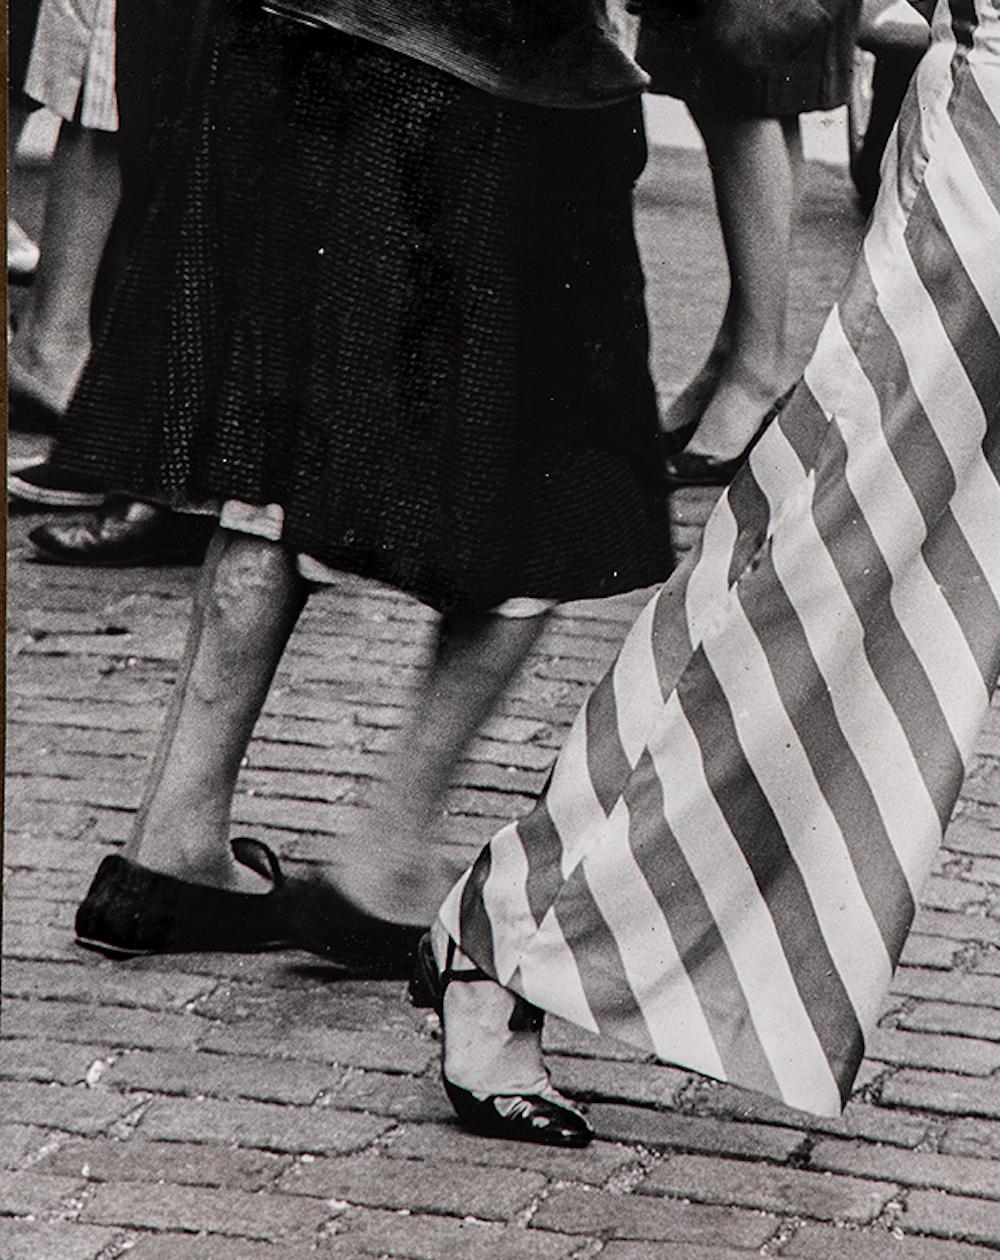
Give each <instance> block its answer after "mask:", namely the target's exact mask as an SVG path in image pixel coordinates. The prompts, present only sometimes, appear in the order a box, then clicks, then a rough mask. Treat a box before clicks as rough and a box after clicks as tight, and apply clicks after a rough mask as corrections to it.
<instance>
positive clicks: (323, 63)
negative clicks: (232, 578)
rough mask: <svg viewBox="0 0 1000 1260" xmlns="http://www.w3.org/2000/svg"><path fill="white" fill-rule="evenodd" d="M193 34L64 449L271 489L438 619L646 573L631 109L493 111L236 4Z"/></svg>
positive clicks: (582, 592) (361, 50)
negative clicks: (145, 199)
mask: <svg viewBox="0 0 1000 1260" xmlns="http://www.w3.org/2000/svg"><path fill="white" fill-rule="evenodd" d="M201 43H202V47H203V50H204V51H203V52H202V54H201V56H200V58H193V59H192V63H191V67H190V73H189V76H188V78H189V85H190V86H189V88H188V91H187V94H186V97H185V98H184V101H183V103H182V104H179V105H178V113H179V117H178V119H177V123H176V126H175V128H174V130H173V143H172V144H171V145H170V146H169V149H168V151H167V152H166V154H165V155H164V156H163V159H162V160H163V171H162V179H161V182H160V186H159V191H158V193H157V196H156V200H155V204H154V206H153V209H152V212H151V214H150V216H149V220H148V222H147V224H146V226H145V228H144V230H143V231H142V233H141V235H140V239H139V242H138V245H137V246H136V248H135V250H134V253H133V257H132V260H131V263H130V266H129V269H128V274H127V276H126V278H125V280H124V281H123V283H122V284H121V286H120V288H119V291H118V293H117V294H116V298H115V301H114V303H113V307H112V310H111V313H110V315H109V317H108V319H107V320H106V322H105V325H104V329H103V331H102V335H101V337H100V338H99V341H98V344H97V346H96V348H95V351H94V354H93V356H92V358H91V362H90V364H89V366H88V369H87V371H86V373H85V375H84V378H83V380H82V382H81V385H80V388H79V390H78V392H77V395H76V397H75V399H74V402H73V404H72V406H71V408H70V412H69V415H68V417H67V421H66V424H65V426H64V431H63V435H62V441H61V445H60V448H59V452H58V457H59V459H60V461H61V462H64V463H66V464H68V465H69V466H70V467H72V468H75V469H77V470H79V471H80V472H84V473H88V474H91V475H94V476H97V477H100V478H101V479H102V480H104V481H105V482H106V483H107V484H109V485H110V486H112V487H113V488H115V489H118V490H122V491H126V492H129V493H133V494H137V495H140V496H145V497H148V498H152V499H158V500H163V501H166V502H169V503H173V504H175V505H185V504H194V503H199V502H204V501H207V500H211V501H214V502H224V501H226V500H238V501H241V502H244V503H251V504H260V505H277V507H278V508H279V509H280V511H281V515H282V517H283V538H284V540H285V541H286V542H287V543H288V544H289V545H290V546H291V547H293V548H294V549H296V550H298V551H300V552H303V553H306V554H308V555H310V556H312V557H314V558H315V559H317V560H319V561H321V562H322V563H323V564H325V565H329V566H331V567H333V568H336V569H342V570H347V571H351V572H354V573H358V574H362V575H367V576H369V577H372V578H375V579H378V580H380V581H383V582H386V583H390V584H392V585H394V586H397V587H400V588H402V589H404V590H406V591H409V592H411V593H412V594H414V595H416V596H417V597H419V598H420V599H421V600H423V601H425V602H426V603H428V604H430V605H432V606H434V607H437V608H440V609H446V608H451V607H459V606H463V607H468V608H488V607H493V606H495V605H496V604H498V603H500V602H502V601H503V600H504V599H506V598H508V597H510V596H516V595H527V596H537V597H539V598H546V599H554V600H563V599H570V598H577V597H587V596H601V595H607V594H611V593H613V592H618V591H623V590H627V589H630V588H635V587H639V586H643V585H647V584H651V583H652V582H654V581H656V580H658V579H660V578H662V577H664V576H665V575H666V573H667V572H668V571H669V568H670V563H671V552H670V542H669V527H668V521H667V515H666V511H665V500H664V493H663V490H662V487H661V485H660V483H659V481H658V480H657V477H656V475H655V470H656V466H657V460H656V456H655V449H654V444H655V433H656V425H657V420H656V402H655V393H654V389H653V385H652V382H651V379H650V375H649V369H648V344H647V325H646V314H645V307H644V298H643V277H642V271H641V267H640V263H639V258H638V254H637V250H636V245H635V238H634V231H633V222H632V187H633V184H634V182H635V180H636V178H637V176H638V175H639V173H640V171H641V170H642V167H643V163H644V160H645V141H644V136H643V131H642V122H641V114H640V104H639V102H638V101H629V102H626V103H624V104H620V105H613V106H610V107H607V108H601V109H594V110H549V109H542V108H538V107H532V106H526V105H520V104H518V103H515V102H509V101H503V100H500V99H498V98H495V97H492V96H489V95H486V94H484V93H482V92H479V91H477V90H474V89H472V88H470V87H468V86H466V85H464V84H463V83H461V82H459V81H458V80H456V79H454V78H452V77H451V76H449V75H447V74H444V73H442V72H440V71H438V70H435V69H432V68H430V67H428V66H425V65H423V64H421V63H418V62H416V61H414V60H412V59H410V58H407V57H404V56H401V55H398V54H396V53H392V52H389V51H387V50H385V49H382V48H380V47H378V46H376V45H374V44H370V43H367V42H365V41H361V40H357V39H353V38H350V37H346V36H341V35H338V34H336V33H333V32H317V31H311V30H308V29H306V28H302V27H298V26H295V25H292V24H289V23H287V22H285V21H282V20H281V19H276V18H272V17H268V16H264V15H256V14H254V13H253V11H252V7H251V8H250V9H246V8H243V7H241V6H238V5H237V6H234V5H231V4H227V5H222V6H221V7H219V8H218V9H217V11H216V12H214V13H213V14H211V16H210V21H209V23H208V27H207V33H206V37H205V39H204V40H202V41H201ZM180 88H183V85H180ZM178 95H179V97H180V96H182V95H183V92H182V91H180V90H179V93H178Z"/></svg>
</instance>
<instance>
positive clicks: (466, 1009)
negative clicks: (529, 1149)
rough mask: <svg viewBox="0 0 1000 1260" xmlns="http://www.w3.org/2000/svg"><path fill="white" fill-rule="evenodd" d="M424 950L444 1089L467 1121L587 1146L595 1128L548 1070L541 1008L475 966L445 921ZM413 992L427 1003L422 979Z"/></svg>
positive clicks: (480, 1129)
mask: <svg viewBox="0 0 1000 1260" xmlns="http://www.w3.org/2000/svg"><path fill="white" fill-rule="evenodd" d="M432 938H433V943H432ZM419 954H420V963H419V966H420V968H421V970H422V980H423V989H422V993H423V995H424V998H423V1000H424V1002H426V1000H427V998H428V997H430V996H433V998H434V1000H435V1003H436V1005H437V1006H438V1010H439V1013H440V1015H441V1024H442V1029H443V1032H444V1054H443V1063H442V1068H441V1075H442V1078H443V1081H444V1087H445V1092H446V1093H447V1095H448V1099H449V1101H450V1102H451V1105H452V1107H453V1108H454V1109H455V1114H456V1115H457V1116H458V1119H459V1121H460V1122H461V1123H462V1125H463V1126H464V1127H465V1128H467V1129H470V1130H471V1131H472V1132H475V1133H479V1134H481V1135H483V1136H485V1137H498V1138H504V1139H506V1140H508V1141H518V1142H538V1143H542V1144H544V1145H547V1146H570V1147H579V1146H586V1145H587V1143H588V1142H590V1140H591V1138H592V1137H593V1135H594V1134H593V1130H592V1129H591V1127H590V1125H589V1124H588V1123H587V1120H586V1119H585V1117H584V1116H583V1115H582V1113H581V1112H580V1111H578V1110H577V1109H576V1108H575V1107H574V1106H573V1105H572V1104H571V1103H569V1102H568V1101H567V1100H566V1099H565V1098H563V1097H562V1096H561V1095H560V1094H559V1093H558V1092H557V1091H556V1090H555V1089H554V1088H553V1086H552V1082H551V1079H550V1078H549V1073H548V1069H547V1068H546V1067H545V1063H544V1060H543V1058H542V1048H541V1043H540V1036H541V1025H542V1014H541V1012H540V1011H538V1010H536V1009H535V1008H534V1007H531V1006H529V1005H528V1004H527V1003H526V1002H524V1001H523V999H521V998H518V997H516V996H515V995H514V994H513V993H511V992H510V991H509V990H508V989H505V988H503V987H502V986H501V985H499V984H497V982H496V981H495V980H493V979H491V977H489V976H488V975H487V974H486V973H485V972H484V971H482V970H480V969H479V968H478V967H476V965H475V964H474V963H473V962H472V961H471V959H469V958H467V957H466V956H465V955H464V954H462V953H461V951H460V950H458V948H457V947H456V946H455V944H454V942H453V941H451V940H450V938H449V937H448V936H447V935H446V933H445V932H444V929H443V928H442V927H441V926H440V924H435V925H434V928H433V929H432V932H431V933H428V934H427V936H425V937H424V939H423V941H422V942H421V946H420V950H419ZM411 991H412V992H413V993H414V1000H416V1001H418V1002H419V1001H421V996H420V992H421V986H420V984H419V983H418V984H416V985H414V987H413V989H412V990H411Z"/></svg>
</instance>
